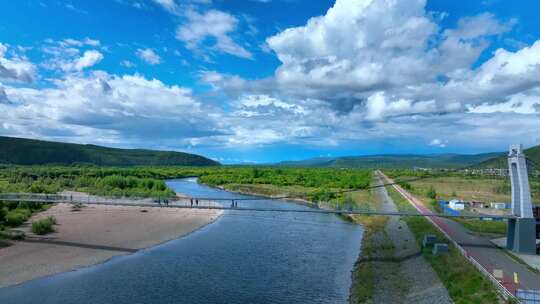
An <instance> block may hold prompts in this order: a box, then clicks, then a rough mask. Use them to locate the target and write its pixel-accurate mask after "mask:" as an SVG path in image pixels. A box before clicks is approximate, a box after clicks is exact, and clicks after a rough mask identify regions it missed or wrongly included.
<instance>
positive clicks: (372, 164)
mask: <svg viewBox="0 0 540 304" xmlns="http://www.w3.org/2000/svg"><path fill="white" fill-rule="evenodd" d="M502 154H503V153H483V154H473V155H469V154H431V155H412V154H411V155H369V156H345V157H338V158H313V159H308V160H302V161H287V162H281V163H279V164H278V165H281V166H292V167H294V166H310V167H338V168H412V167H424V168H461V167H467V166H471V165H474V164H477V163H480V162H483V161H486V160H488V159H492V158H494V157H498V156H500V155H502Z"/></svg>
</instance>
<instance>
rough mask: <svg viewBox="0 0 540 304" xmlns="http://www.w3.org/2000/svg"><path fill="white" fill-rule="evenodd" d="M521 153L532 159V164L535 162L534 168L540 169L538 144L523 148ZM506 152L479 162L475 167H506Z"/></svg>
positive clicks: (539, 148)
mask: <svg viewBox="0 0 540 304" xmlns="http://www.w3.org/2000/svg"><path fill="white" fill-rule="evenodd" d="M523 153H524V154H525V156H526V157H527V158H528V159H529V160H532V162H533V165H534V164H536V165H535V166H536V168H535V169H536V170H538V171H540V167H539V166H540V146H534V147H532V148H529V149H525V150H523ZM506 155H507V153H504V155H501V156H499V157H495V158H492V159H488V160H486V161H483V162H480V163H479V164H478V165H477V167H478V168H507V167H508V162H507V159H506Z"/></svg>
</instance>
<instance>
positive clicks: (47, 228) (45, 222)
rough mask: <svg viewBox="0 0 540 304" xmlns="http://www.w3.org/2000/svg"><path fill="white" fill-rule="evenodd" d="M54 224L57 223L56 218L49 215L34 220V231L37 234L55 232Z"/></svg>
mask: <svg viewBox="0 0 540 304" xmlns="http://www.w3.org/2000/svg"><path fill="white" fill-rule="evenodd" d="M54 225H56V218H55V217H53V216H49V217H47V218H44V219H40V220H37V221H34V222H32V232H33V233H35V234H37V235H43V234H47V233H51V232H54Z"/></svg>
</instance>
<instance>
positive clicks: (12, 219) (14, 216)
mask: <svg viewBox="0 0 540 304" xmlns="http://www.w3.org/2000/svg"><path fill="white" fill-rule="evenodd" d="M17 210H21V209H14V210H12V211H10V212H8V214H7V215H6V224H7V225H9V226H12V227H14V226H19V225H21V224H22V223H24V222H25V221H26V220H27V219H28V216H27V215H26V214H25V213H23V212H17Z"/></svg>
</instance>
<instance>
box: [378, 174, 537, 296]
mask: <svg viewBox="0 0 540 304" xmlns="http://www.w3.org/2000/svg"><path fill="white" fill-rule="evenodd" d="M386 178H387V179H388V181H390V182H393V181H392V180H391V179H389V178H388V177H386ZM393 187H394V188H395V189H396V190H397V191H398V192H399V193H400V194H401V195H402V196H403V197H404V198H406V199H407V200H408V201H409V202H410V203H411V204H412V205H413V207H415V208H416V209H417V210H418V211H419V212H420V213H422V214H429V213H432V212H431V210H429V209H428V208H427V207H426V206H425V205H424V204H423V203H422V201H420V200H419V199H418V198H416V197H414V196H413V195H411V194H410V193H409V192H407V191H406V190H404V189H403V188H402V187H400V186H399V185H393ZM431 219H432V220H433V222H434V223H435V224H436V225H437V226H438V227H439V228H440V229H441V230H443V231H444V232H445V233H446V234H447V235H448V236H450V237H451V238H452V239H453V240H454V241H455V242H456V243H458V244H459V245H460V246H461V247H462V248H463V249H464V250H465V252H466V253H467V255H469V256H471V257H473V258H474V259H475V260H476V261H478V263H479V264H480V265H481V266H482V267H483V268H484V269H485V270H486V271H487V272H489V273H491V274H493V273H494V270H502V272H503V278H502V279H500V280H499V281H500V282H501V283H502V285H503V286H504V287H506V289H507V290H508V291H510V292H511V293H512V294H515V292H516V289H518V288H519V289H528V290H540V276H538V275H537V274H535V273H534V272H532V271H530V270H529V269H528V268H527V267H526V266H525V265H523V264H521V263H519V262H517V261H515V260H514V259H512V258H511V257H510V256H509V255H508V254H507V253H505V252H504V251H503V250H501V249H500V248H497V247H496V246H495V245H494V244H493V243H491V242H490V240H489V239H487V238H485V237H482V236H479V235H476V234H473V233H471V232H469V231H468V230H467V229H465V228H464V227H463V226H462V225H461V224H459V223H457V222H455V221H453V220H450V219H446V218H440V217H432V218H431ZM514 273H516V274H517V278H518V282H517V283H516V282H515V281H514Z"/></svg>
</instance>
